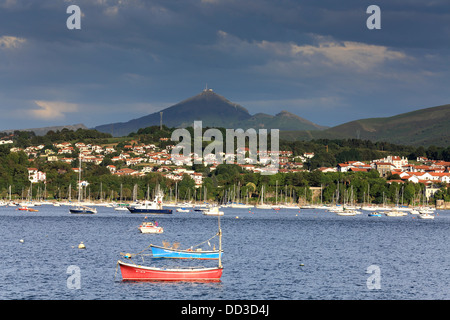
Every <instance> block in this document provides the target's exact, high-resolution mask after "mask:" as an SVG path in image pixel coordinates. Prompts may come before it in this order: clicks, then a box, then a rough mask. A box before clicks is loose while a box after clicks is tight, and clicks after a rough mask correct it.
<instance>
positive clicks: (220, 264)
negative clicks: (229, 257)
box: [217, 215, 223, 268]
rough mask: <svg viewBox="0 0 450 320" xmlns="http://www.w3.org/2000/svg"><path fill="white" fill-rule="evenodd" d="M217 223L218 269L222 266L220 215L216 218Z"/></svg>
mask: <svg viewBox="0 0 450 320" xmlns="http://www.w3.org/2000/svg"><path fill="white" fill-rule="evenodd" d="M217 218H218V221H219V268H223V266H222V229H221V228H220V215H219V216H218V217H217Z"/></svg>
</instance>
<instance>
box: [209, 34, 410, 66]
mask: <svg viewBox="0 0 450 320" xmlns="http://www.w3.org/2000/svg"><path fill="white" fill-rule="evenodd" d="M217 35H218V43H217V44H216V46H215V48H216V49H218V50H221V51H224V52H225V51H229V52H230V53H232V54H236V53H238V54H240V55H251V56H257V57H260V58H261V57H265V58H264V60H261V61H263V65H259V66H258V67H262V68H269V69H272V68H273V69H278V70H279V71H280V72H282V73H285V72H286V71H289V70H291V72H295V73H298V71H302V70H303V71H304V70H315V71H316V72H317V71H318V70H319V69H320V70H322V71H324V68H326V69H328V71H334V70H335V69H342V68H344V69H345V70H346V71H349V72H367V71H371V70H374V69H375V68H377V67H379V66H381V65H382V64H383V63H385V62H389V61H401V60H407V59H410V57H408V56H407V55H406V54H405V53H403V52H401V51H397V50H393V49H391V48H388V47H386V46H379V45H372V44H366V43H362V42H355V41H337V40H335V39H333V38H331V37H325V36H320V35H313V36H312V39H313V41H312V42H313V44H297V43H294V42H278V41H267V40H261V41H247V40H243V39H240V38H238V37H236V36H234V35H231V34H229V33H227V32H225V31H222V30H219V31H218V32H217ZM258 67H257V68H258ZM273 71H274V70H271V72H273Z"/></svg>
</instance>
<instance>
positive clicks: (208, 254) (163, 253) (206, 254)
mask: <svg viewBox="0 0 450 320" xmlns="http://www.w3.org/2000/svg"><path fill="white" fill-rule="evenodd" d="M150 247H151V249H152V254H153V258H170V259H203V260H218V259H219V251H218V250H217V251H216V250H214V251H190V250H177V249H170V248H164V247H159V246H155V245H150ZM222 253H223V252H221V253H220V254H222Z"/></svg>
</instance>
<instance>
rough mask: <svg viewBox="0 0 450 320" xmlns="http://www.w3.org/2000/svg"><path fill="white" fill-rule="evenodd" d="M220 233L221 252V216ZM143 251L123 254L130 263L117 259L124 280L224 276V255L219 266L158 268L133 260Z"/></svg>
mask: <svg viewBox="0 0 450 320" xmlns="http://www.w3.org/2000/svg"><path fill="white" fill-rule="evenodd" d="M218 234H219V252H221V251H222V230H221V228H220V217H219V232H218ZM144 250H145V249H144ZM144 250H143V251H144ZM143 251H141V253H138V254H129V253H127V254H122V255H123V257H124V258H125V259H130V261H131V262H130V263H128V262H124V261H122V260H119V261H117V265H118V266H120V272H121V273H122V279H123V280H124V281H220V277H221V276H222V272H223V266H222V259H221V256H222V255H219V265H218V266H217V267H177V268H157V267H148V266H142V265H138V264H136V263H134V262H133V261H132V260H131V257H133V256H139V255H142V252H143Z"/></svg>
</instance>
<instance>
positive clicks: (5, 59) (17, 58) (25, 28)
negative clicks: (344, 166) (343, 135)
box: [0, 0, 450, 129]
mask: <svg viewBox="0 0 450 320" xmlns="http://www.w3.org/2000/svg"><path fill="white" fill-rule="evenodd" d="M70 4H76V5H78V6H79V7H80V8H81V11H82V19H81V30H68V29H67V28H66V19H67V17H68V16H69V15H68V14H67V13H66V8H67V7H68V6H69V5H70ZM371 4H377V5H379V6H380V8H381V10H382V14H381V17H382V29H381V30H368V29H367V27H366V19H367V18H368V16H369V15H368V14H366V12H365V10H366V8H367V7H368V6H369V5H371ZM449 7H450V4H448V3H447V2H446V1H438V0H435V1H428V2H424V1H406V0H403V1H400V0H392V1H386V0H385V1H376V3H375V2H373V3H372V2H368V1H360V0H352V1H331V0H329V1H312V0H311V1H309V0H308V1H293V0H281V1H272V0H270V1H269V0H253V1H235V0H184V1H169V0H153V1H144V0H142V1H139V0H134V1H132V0H130V1H125V0H94V1H88V0H80V1H53V0H51V1H50V0H45V1H20V0H6V1H0V88H1V89H0V109H1V110H3V111H4V117H2V118H1V119H0V127H2V128H4V129H7V128H10V127H11V126H13V127H36V126H41V125H42V126H43V125H50V124H52V125H53V124H55V125H56V124H66V123H76V122H85V123H86V124H87V125H89V126H94V125H99V124H103V123H108V122H115V121H124V120H128V119H131V118H135V117H138V116H142V115H145V114H148V113H151V112H154V111H157V110H158V109H161V108H164V107H167V106H168V105H170V104H171V103H176V102H178V101H180V100H182V99H185V98H187V97H190V96H192V95H195V94H196V93H198V92H199V91H201V89H202V88H203V86H204V85H205V83H208V84H209V85H210V86H212V87H213V88H214V89H215V90H216V91H217V92H218V93H220V94H222V95H224V96H226V97H227V98H229V99H230V100H233V101H235V102H238V103H241V104H242V105H243V106H245V107H247V108H248V109H249V110H250V112H251V113H256V112H260V111H262V112H268V113H271V114H275V113H277V112H279V111H280V110H281V109H287V110H289V111H291V112H293V113H295V114H298V115H300V116H302V117H305V118H307V119H309V120H312V121H314V122H317V123H319V124H324V125H333V124H339V123H342V122H345V121H348V120H353V119H357V118H364V117H373V116H387V115H393V114H396V113H400V112H406V111H410V110H413V109H415V108H421V107H429V106H434V105H438V104H444V103H448V99H449V94H448V93H447V90H446V88H447V86H448V85H447V84H448V81H449V65H448V61H449V59H448V58H449V49H448V44H447V43H448V40H449V35H450V26H449V21H450V19H449V18H450V16H449V15H450V10H449ZM24 115H26V116H25V117H24Z"/></svg>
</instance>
